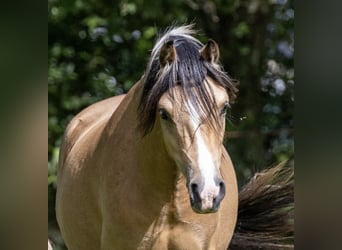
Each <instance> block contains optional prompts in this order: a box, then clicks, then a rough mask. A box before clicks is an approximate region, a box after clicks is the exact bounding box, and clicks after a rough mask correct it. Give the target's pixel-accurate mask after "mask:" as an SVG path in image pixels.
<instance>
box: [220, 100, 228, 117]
mask: <svg viewBox="0 0 342 250" xmlns="http://www.w3.org/2000/svg"><path fill="white" fill-rule="evenodd" d="M229 108H230V105H229V103H228V102H226V103H225V104H224V106H223V108H222V110H221V115H226V113H227V110H228V109H229Z"/></svg>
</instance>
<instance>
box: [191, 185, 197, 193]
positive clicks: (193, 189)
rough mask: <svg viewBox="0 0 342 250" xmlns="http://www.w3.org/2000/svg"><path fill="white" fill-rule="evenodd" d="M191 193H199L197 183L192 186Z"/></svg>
mask: <svg viewBox="0 0 342 250" xmlns="http://www.w3.org/2000/svg"><path fill="white" fill-rule="evenodd" d="M191 191H192V192H193V193H195V192H198V185H197V184H196V183H192V184H191Z"/></svg>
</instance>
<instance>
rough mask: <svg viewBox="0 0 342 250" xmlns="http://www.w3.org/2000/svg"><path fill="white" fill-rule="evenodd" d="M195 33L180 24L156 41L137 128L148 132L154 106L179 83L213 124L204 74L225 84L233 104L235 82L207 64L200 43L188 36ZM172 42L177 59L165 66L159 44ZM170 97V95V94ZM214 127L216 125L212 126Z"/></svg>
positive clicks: (154, 112)
mask: <svg viewBox="0 0 342 250" xmlns="http://www.w3.org/2000/svg"><path fill="white" fill-rule="evenodd" d="M192 33H194V31H193V30H192V29H191V27H190V26H183V27H180V28H175V29H172V30H171V31H169V32H167V33H166V34H165V35H164V36H162V37H161V39H160V40H159V41H158V42H157V43H156V45H155V47H154V49H153V51H152V56H151V59H150V62H149V64H148V66H147V69H146V71H145V75H144V77H143V79H142V84H144V88H143V93H142V96H141V100H140V104H139V109H138V118H139V127H140V128H141V129H142V130H143V132H144V134H145V135H146V134H148V133H149V132H150V131H151V130H152V129H153V126H154V122H155V116H156V111H157V105H158V102H159V100H160V98H161V96H162V95H163V94H164V93H165V92H166V91H168V90H169V89H171V88H172V87H174V86H176V85H180V86H182V89H183V98H186V99H187V100H189V101H190V102H191V103H192V104H193V106H194V107H195V109H196V112H198V114H199V115H200V117H201V118H202V119H206V120H207V121H209V122H210V123H211V124H212V125H214V124H213V123H214V121H215V119H216V118H217V114H216V113H215V112H213V111H214V110H216V109H215V108H214V106H213V105H216V104H215V103H213V101H212V100H211V98H210V94H209V92H208V90H207V89H206V88H205V85H204V83H205V81H206V79H207V77H210V78H212V79H213V80H214V81H215V82H216V83H217V84H219V85H220V86H222V87H224V88H225V89H226V90H227V93H228V95H229V100H230V102H231V103H232V102H233V101H234V99H235V97H236V92H237V89H236V87H235V83H234V81H233V80H232V79H230V78H229V76H228V75H227V74H226V73H225V72H224V71H223V70H222V67H221V66H220V65H213V64H212V63H209V62H207V61H205V60H203V58H202V57H201V55H200V52H199V51H200V49H201V48H202V47H203V45H202V44H201V43H200V42H199V41H198V40H196V39H195V38H193V37H191V36H190V34H192ZM171 40H172V41H173V46H174V48H175V49H176V55H177V56H176V60H175V61H174V62H173V63H172V64H171V65H168V66H166V67H164V68H161V66H160V62H159V52H160V48H161V46H162V45H163V44H164V43H166V42H169V41H171ZM171 97H172V94H171ZM213 127H215V126H213Z"/></svg>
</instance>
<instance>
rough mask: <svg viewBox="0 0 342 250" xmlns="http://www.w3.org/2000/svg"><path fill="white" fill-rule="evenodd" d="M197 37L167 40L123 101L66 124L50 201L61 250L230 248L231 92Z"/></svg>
mask: <svg viewBox="0 0 342 250" xmlns="http://www.w3.org/2000/svg"><path fill="white" fill-rule="evenodd" d="M194 34H195V31H194V29H193V25H187V26H180V27H173V28H170V29H169V30H167V31H166V32H165V33H164V35H162V36H161V37H160V38H159V39H158V41H157V42H156V44H155V46H154V48H153V50H152V53H151V56H150V59H149V62H148V63H147V67H146V70H145V73H144V74H143V76H142V77H141V79H140V80H139V81H138V82H137V83H136V84H135V85H134V86H133V87H132V88H131V89H130V91H129V92H128V93H127V94H125V95H120V96H115V97H111V98H109V99H106V100H103V101H100V102H98V103H95V104H93V105H91V106H89V107H88V108H86V109H85V110H83V111H81V112H80V113H79V114H77V115H76V116H75V117H74V118H73V119H72V121H71V122H70V123H69V125H68V127H67V129H66V131H65V134H64V137H63V140H62V144H61V148H60V158H59V167H58V174H57V194H56V216H57V221H58V224H59V227H60V230H61V233H62V236H63V238H64V240H65V244H66V246H67V247H68V249H70V250H77V249H82V250H83V249H101V250H105V249H158V250H163V249H187V250H192V249H193V250H197V249H198V250H199V249H208V250H214V249H217V250H220V249H222V250H223V249H227V248H228V246H229V243H230V241H231V239H232V237H233V234H234V229H235V225H236V222H237V215H238V187H237V180H236V175H235V172H234V167H233V164H232V161H231V159H230V156H229V154H228V152H227V151H226V149H225V147H224V146H223V139H224V134H225V127H226V124H225V122H226V113H227V111H228V110H229V109H230V106H231V104H232V103H233V102H234V99H235V98H236V94H237V88H236V86H235V85H236V84H235V82H234V81H233V80H232V79H231V78H230V77H229V76H228V75H227V73H226V72H225V71H224V70H223V67H222V66H221V64H220V63H219V54H220V53H219V47H218V44H217V43H216V42H215V41H214V40H212V39H209V40H208V42H207V43H206V44H205V45H203V44H202V43H201V42H199V41H198V40H197V39H196V38H194V37H193V35H194Z"/></svg>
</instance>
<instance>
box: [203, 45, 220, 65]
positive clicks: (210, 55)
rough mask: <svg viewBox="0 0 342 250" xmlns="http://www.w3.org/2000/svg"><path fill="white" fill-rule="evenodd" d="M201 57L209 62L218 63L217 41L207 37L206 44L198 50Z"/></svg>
mask: <svg viewBox="0 0 342 250" xmlns="http://www.w3.org/2000/svg"><path fill="white" fill-rule="evenodd" d="M200 53H201V56H202V58H203V59H204V60H205V61H207V62H210V63H218V61H219V57H220V50H219V47H218V45H217V43H216V42H215V41H214V40H213V39H209V40H208V42H207V44H206V45H204V46H203V48H202V49H201V50H200Z"/></svg>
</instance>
